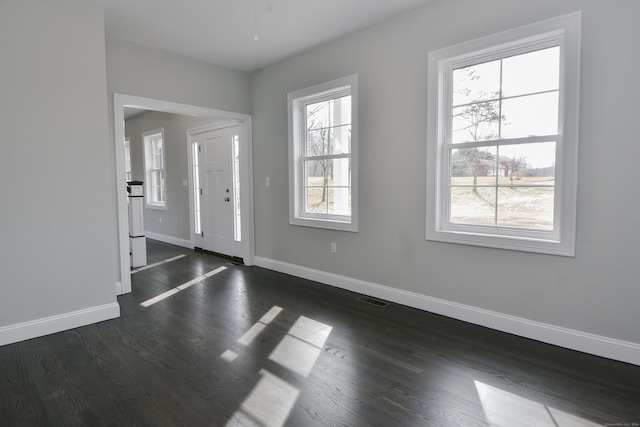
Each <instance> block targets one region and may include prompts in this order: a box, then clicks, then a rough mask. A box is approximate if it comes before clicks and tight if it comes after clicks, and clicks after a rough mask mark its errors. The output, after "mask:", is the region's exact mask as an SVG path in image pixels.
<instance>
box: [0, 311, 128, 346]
mask: <svg viewBox="0 0 640 427" xmlns="http://www.w3.org/2000/svg"><path fill="white" fill-rule="evenodd" d="M117 317H120V305H119V304H118V303H117V302H114V303H112V304H106V305H100V306H97V307H91V308H88V309H84V310H78V311H73V312H70V313H64V314H59V315H57V316H51V317H45V318H42V319H37V320H32V321H29V322H24V323H18V324H15V325H9V326H4V327H2V328H0V345H6V344H12V343H15V342H18V341H24V340H28V339H31V338H37V337H42V336H45V335H49V334H54V333H56V332H62V331H66V330H68V329H73V328H79V327H81V326H86V325H90V324H92V323H97V322H102V321H104V320H110V319H115V318H117Z"/></svg>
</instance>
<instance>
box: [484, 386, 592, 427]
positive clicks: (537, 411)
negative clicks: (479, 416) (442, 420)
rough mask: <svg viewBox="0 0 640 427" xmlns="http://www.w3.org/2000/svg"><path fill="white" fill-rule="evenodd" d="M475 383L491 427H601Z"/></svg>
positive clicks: (540, 404) (506, 392)
mask: <svg viewBox="0 0 640 427" xmlns="http://www.w3.org/2000/svg"><path fill="white" fill-rule="evenodd" d="M474 382H475V384H476V390H477V391H478V396H480V402H481V403H482V409H483V410H484V416H485V418H486V420H487V422H489V424H491V425H492V426H495V427H513V426H531V427H547V426H548V427H574V426H575V427H598V426H599V425H600V424H596V423H593V422H591V421H588V420H585V419H584V418H580V417H578V416H575V415H571V414H568V413H566V412H563V411H560V410H558V409H554V408H551V407H548V406H546V405H543V404H542V403H538V402H534V401H533V400H529V399H526V398H524V397H521V396H518V395H516V394H513V393H509V392H508V391H504V390H501V389H499V388H496V387H492V386H490V385H487V384H484V383H482V382H480V381H474Z"/></svg>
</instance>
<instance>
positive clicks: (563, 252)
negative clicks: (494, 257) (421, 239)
mask: <svg viewBox="0 0 640 427" xmlns="http://www.w3.org/2000/svg"><path fill="white" fill-rule="evenodd" d="M426 239H427V240H431V241H436V242H445V243H455V244H461V245H470V246H481V247H487V248H495V249H506V250H514V251H522V252H534V253H540V254H546V255H559V256H567V257H575V248H574V246H573V245H568V244H564V243H562V242H561V241H559V240H551V239H549V240H545V239H536V238H527V237H520V236H509V235H505V236H500V235H495V234H481V233H469V232H460V231H444V230H428V231H427V234H426Z"/></svg>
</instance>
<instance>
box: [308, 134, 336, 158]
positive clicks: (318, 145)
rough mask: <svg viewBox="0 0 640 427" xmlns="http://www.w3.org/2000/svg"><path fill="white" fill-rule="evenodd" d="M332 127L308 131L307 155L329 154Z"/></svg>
mask: <svg viewBox="0 0 640 427" xmlns="http://www.w3.org/2000/svg"><path fill="white" fill-rule="evenodd" d="M330 133H331V129H330V128H321V129H315V130H309V131H307V149H306V150H305V151H306V152H307V154H306V156H307V157H315V156H325V155H327V154H329V138H330Z"/></svg>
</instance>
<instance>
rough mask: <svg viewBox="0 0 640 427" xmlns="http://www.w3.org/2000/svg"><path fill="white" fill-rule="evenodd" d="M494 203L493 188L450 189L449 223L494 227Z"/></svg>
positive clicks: (494, 192)
mask: <svg viewBox="0 0 640 427" xmlns="http://www.w3.org/2000/svg"><path fill="white" fill-rule="evenodd" d="M495 202H496V189H495V187H452V188H451V206H450V213H449V221H450V222H452V223H455V224H466V225H487V226H494V225H495V216H496V212H495Z"/></svg>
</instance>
